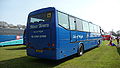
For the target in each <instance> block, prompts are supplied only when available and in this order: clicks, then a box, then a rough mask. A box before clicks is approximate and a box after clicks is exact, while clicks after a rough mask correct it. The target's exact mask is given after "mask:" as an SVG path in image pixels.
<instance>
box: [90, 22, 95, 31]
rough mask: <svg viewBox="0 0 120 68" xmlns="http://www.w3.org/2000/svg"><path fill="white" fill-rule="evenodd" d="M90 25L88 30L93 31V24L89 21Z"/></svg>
mask: <svg viewBox="0 0 120 68" xmlns="http://www.w3.org/2000/svg"><path fill="white" fill-rule="evenodd" d="M89 26H90V32H94V25H93V24H92V23H89Z"/></svg>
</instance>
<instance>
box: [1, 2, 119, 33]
mask: <svg viewBox="0 0 120 68" xmlns="http://www.w3.org/2000/svg"><path fill="white" fill-rule="evenodd" d="M46 7H55V8H56V9H58V10H60V11H63V12H65V13H68V14H70V15H73V16H76V17H78V18H81V19H84V20H87V21H91V22H93V23H94V24H97V25H99V26H101V27H102V28H103V30H104V31H106V32H108V31H111V30H113V31H117V30H120V0H0V21H5V22H7V23H9V24H14V25H17V24H22V25H26V23H27V16H28V14H29V13H30V12H32V11H34V10H38V9H41V8H46Z"/></svg>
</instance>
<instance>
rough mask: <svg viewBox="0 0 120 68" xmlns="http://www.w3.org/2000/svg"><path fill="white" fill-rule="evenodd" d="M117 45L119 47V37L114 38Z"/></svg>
mask: <svg viewBox="0 0 120 68" xmlns="http://www.w3.org/2000/svg"><path fill="white" fill-rule="evenodd" d="M116 41H117V44H118V45H119V37H117V38H116Z"/></svg>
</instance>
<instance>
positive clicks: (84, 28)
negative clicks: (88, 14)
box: [83, 21, 89, 32]
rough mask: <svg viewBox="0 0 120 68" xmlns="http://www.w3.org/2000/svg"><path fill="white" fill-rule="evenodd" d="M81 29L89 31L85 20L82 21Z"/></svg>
mask: <svg viewBox="0 0 120 68" xmlns="http://www.w3.org/2000/svg"><path fill="white" fill-rule="evenodd" d="M83 31H87V32H89V24H88V22H86V21H83Z"/></svg>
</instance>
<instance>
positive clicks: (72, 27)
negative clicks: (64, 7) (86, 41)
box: [69, 16, 75, 30]
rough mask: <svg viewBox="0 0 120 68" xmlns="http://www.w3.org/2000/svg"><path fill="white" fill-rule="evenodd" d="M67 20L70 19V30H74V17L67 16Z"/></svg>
mask: <svg viewBox="0 0 120 68" xmlns="http://www.w3.org/2000/svg"><path fill="white" fill-rule="evenodd" d="M69 21H70V30H75V18H74V17H71V16H69Z"/></svg>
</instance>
